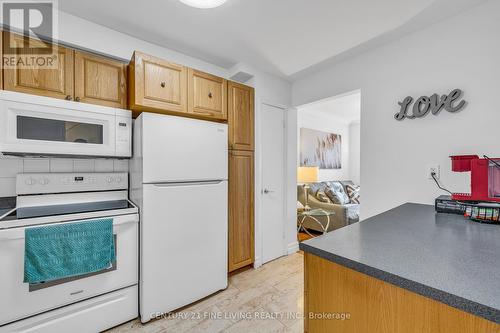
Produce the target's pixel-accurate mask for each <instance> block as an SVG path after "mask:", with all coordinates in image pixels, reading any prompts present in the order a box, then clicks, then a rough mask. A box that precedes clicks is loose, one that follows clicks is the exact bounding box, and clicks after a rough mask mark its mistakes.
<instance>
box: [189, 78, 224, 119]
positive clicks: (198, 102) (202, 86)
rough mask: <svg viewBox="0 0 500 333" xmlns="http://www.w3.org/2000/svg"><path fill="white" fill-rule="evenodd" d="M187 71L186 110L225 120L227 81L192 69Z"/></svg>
mask: <svg viewBox="0 0 500 333" xmlns="http://www.w3.org/2000/svg"><path fill="white" fill-rule="evenodd" d="M188 73H189V74H188V112H191V113H194V114H198V115H201V116H206V117H210V118H214V119H220V120H226V119H227V81H226V80H224V79H223V78H220V77H217V76H214V75H210V74H207V73H203V72H200V71H197V70H194V69H189V72H188Z"/></svg>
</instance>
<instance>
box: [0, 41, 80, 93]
mask: <svg viewBox="0 0 500 333" xmlns="http://www.w3.org/2000/svg"><path fill="white" fill-rule="evenodd" d="M3 37H4V40H3V45H4V50H5V48H6V47H7V44H8V43H7V41H8V38H10V44H9V45H11V46H12V47H17V48H23V49H24V50H25V51H26V52H27V54H26V55H27V56H29V54H30V53H32V54H33V55H34V54H36V51H32V50H31V49H30V48H28V47H24V38H23V36H20V35H16V34H10V33H8V32H4V35H3ZM28 40H29V44H30V45H31V46H33V45H37V44H39V45H42V42H40V41H37V40H34V39H28ZM53 48H54V49H53V50H54V53H55V54H57V66H56V67H57V68H51V69H47V68H43V67H38V68H37V66H35V65H33V66H29V65H25V66H23V67H20V66H16V67H14V68H12V67H10V66H9V67H8V68H4V71H3V76H4V89H5V90H12V91H18V92H23V93H28V94H34V95H42V96H48V97H54V98H61V99H70V98H73V70H74V69H73V50H70V49H67V48H65V47H62V46H56V45H54V46H53ZM18 55H19V53H16V54H15V55H12V56H18Z"/></svg>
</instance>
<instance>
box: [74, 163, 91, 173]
mask: <svg viewBox="0 0 500 333" xmlns="http://www.w3.org/2000/svg"><path fill="white" fill-rule="evenodd" d="M94 169H95V161H94V160H73V172H94Z"/></svg>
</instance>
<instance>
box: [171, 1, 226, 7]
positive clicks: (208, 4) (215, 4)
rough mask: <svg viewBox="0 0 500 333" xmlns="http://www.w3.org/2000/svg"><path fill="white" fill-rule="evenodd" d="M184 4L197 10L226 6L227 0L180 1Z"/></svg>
mask: <svg viewBox="0 0 500 333" xmlns="http://www.w3.org/2000/svg"><path fill="white" fill-rule="evenodd" d="M179 1H180V2H182V3H183V4H186V5H188V6H191V7H196V8H204V9H205V8H215V7H219V6H221V5H223V4H224V2H226V1H227V0H179Z"/></svg>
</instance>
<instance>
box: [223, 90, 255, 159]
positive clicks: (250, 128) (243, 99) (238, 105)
mask: <svg viewBox="0 0 500 333" xmlns="http://www.w3.org/2000/svg"><path fill="white" fill-rule="evenodd" d="M228 122H229V147H230V149H236V150H254V90H253V88H251V87H248V86H245V85H242V84H239V83H235V82H229V83H228Z"/></svg>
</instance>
